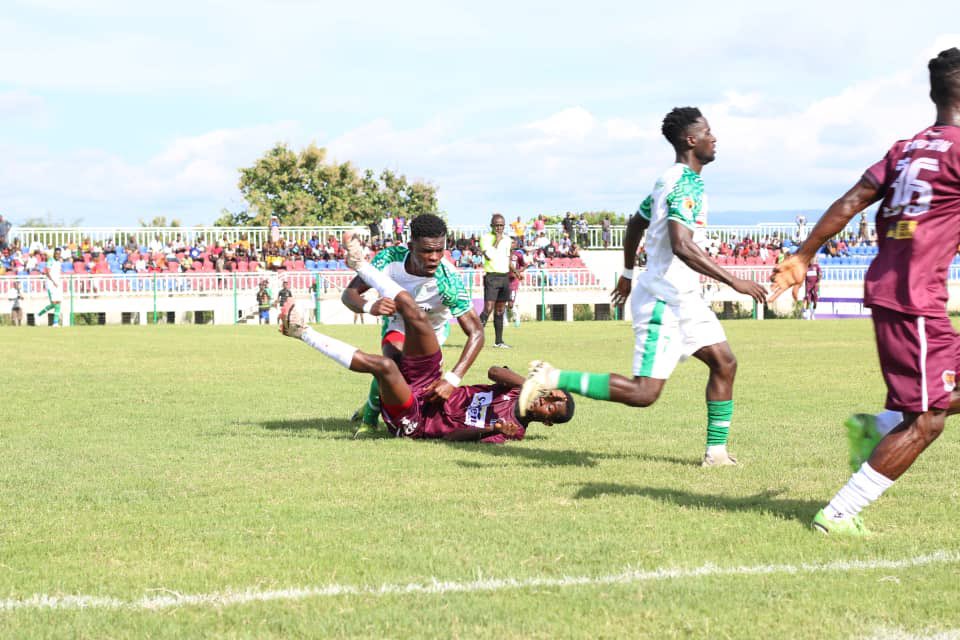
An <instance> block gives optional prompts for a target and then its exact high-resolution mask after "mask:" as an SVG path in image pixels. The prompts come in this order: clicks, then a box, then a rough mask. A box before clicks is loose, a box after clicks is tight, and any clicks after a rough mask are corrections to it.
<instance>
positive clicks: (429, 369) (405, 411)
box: [383, 351, 443, 438]
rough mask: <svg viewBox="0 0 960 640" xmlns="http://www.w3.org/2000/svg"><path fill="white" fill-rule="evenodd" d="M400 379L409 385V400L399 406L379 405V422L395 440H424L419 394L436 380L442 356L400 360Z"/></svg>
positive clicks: (440, 370)
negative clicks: (399, 437) (385, 425)
mask: <svg viewBox="0 0 960 640" xmlns="http://www.w3.org/2000/svg"><path fill="white" fill-rule="evenodd" d="M398 366H399V367H400V375H402V376H403V379H404V380H406V381H407V384H408V385H410V399H409V400H408V401H407V402H406V403H405V404H404V405H402V406H399V407H393V406H389V405H386V404H384V405H383V419H384V421H385V422H386V423H387V428H388V429H389V430H390V432H391V433H392V434H393V435H395V436H402V437H406V438H423V437H428V436H427V434H426V433H425V431H426V421H425V417H424V415H423V403H424V400H423V399H422V398H421V394H422V393H423V390H424V389H426V388H427V387H429V386H430V384H431V383H433V381H435V380H436V379H437V378H439V377H440V375H441V372H442V371H443V369H442V367H443V353H442V352H440V351H437V352H436V353H434V354H433V355H429V356H419V357H416V358H408V357H402V358H400V362H399V363H398Z"/></svg>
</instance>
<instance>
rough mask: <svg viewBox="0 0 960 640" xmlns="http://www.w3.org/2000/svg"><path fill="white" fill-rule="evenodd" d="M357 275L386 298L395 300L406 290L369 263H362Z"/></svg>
mask: <svg viewBox="0 0 960 640" xmlns="http://www.w3.org/2000/svg"><path fill="white" fill-rule="evenodd" d="M357 275H358V276H360V278H361V279H362V280H363V281H364V282H366V283H367V284H368V285H369V286H371V287H373V288H374V289H376V290H377V293H379V294H380V295H381V297H384V298H390V299H391V300H393V299H395V298H396V297H397V296H398V295H399V294H400V292H401V291H403V290H404V289H403V287H401V286H400V285H398V284H397V283H396V282H394V281H393V278H391V277H390V276H388V275H387V274H385V273H384V272H383V271H380V270H379V269H377V268H376V267H375V266H373V265H372V264H370V263H369V262H364V263H361V264H360V266H358V267H357Z"/></svg>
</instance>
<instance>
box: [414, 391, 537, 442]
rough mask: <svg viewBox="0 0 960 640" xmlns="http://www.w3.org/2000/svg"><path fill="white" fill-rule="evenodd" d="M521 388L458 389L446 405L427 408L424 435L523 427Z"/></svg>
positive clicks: (426, 406)
mask: <svg viewBox="0 0 960 640" xmlns="http://www.w3.org/2000/svg"><path fill="white" fill-rule="evenodd" d="M519 396H520V387H505V386H503V385H499V384H474V385H469V386H465V387H458V388H457V389H456V390H454V392H453V393H452V394H450V397H449V398H447V401H446V402H444V403H443V404H442V405H437V404H430V403H425V404H424V405H423V408H422V410H423V414H422V415H423V420H424V432H425V435H426V436H427V437H431V436H432V437H442V436H443V435H445V434H450V433H452V432H455V431H463V430H469V429H496V428H497V425H498V424H499V423H502V422H510V423H513V424H519V423H520V420H519V419H518V418H517V414H516V409H517V399H518V397H519Z"/></svg>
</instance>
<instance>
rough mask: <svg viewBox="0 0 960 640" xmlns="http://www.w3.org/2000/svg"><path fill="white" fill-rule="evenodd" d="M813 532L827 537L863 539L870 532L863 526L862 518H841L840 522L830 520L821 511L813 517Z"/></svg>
mask: <svg viewBox="0 0 960 640" xmlns="http://www.w3.org/2000/svg"><path fill="white" fill-rule="evenodd" d="M812 526H813V530H814V531H819V532H820V533H822V534H824V535H828V536H844V537H860V538H862V537H865V536H869V535H870V531H869V530H868V529H867V527H866V525H864V524H863V518H861V517H860V516H853V517H852V518H843V519H842V520H831V519H830V518H828V517H827V514H826V513H824V511H823V509H820V511H818V512H817V515H815V516H814V517H813V523H812Z"/></svg>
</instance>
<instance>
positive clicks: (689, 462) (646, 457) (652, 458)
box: [637, 453, 702, 467]
mask: <svg viewBox="0 0 960 640" xmlns="http://www.w3.org/2000/svg"><path fill="white" fill-rule="evenodd" d="M637 458H639V459H640V460H643V461H644V462H665V463H667V464H677V465H680V466H683V467H699V466H700V464H701V462H702V460H701V459H700V458H678V457H676V456H658V455H653V454H649V453H641V454H639V455H638V456H637Z"/></svg>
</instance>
